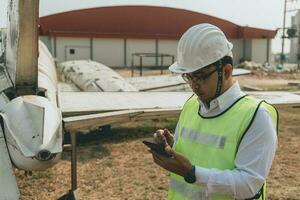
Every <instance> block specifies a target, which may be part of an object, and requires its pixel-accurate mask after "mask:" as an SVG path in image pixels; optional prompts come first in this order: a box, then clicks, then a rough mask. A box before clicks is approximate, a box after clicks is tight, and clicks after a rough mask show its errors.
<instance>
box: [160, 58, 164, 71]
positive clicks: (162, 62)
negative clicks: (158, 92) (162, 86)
mask: <svg viewBox="0 0 300 200" xmlns="http://www.w3.org/2000/svg"><path fill="white" fill-rule="evenodd" d="M163 65H164V56H163V55H161V58H160V74H163Z"/></svg>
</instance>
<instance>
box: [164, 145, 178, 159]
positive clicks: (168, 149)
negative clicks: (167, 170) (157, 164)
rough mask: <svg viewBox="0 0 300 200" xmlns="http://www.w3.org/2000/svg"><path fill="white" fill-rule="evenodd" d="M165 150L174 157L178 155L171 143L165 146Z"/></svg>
mask: <svg viewBox="0 0 300 200" xmlns="http://www.w3.org/2000/svg"><path fill="white" fill-rule="evenodd" d="M165 151H166V152H167V154H169V155H170V156H172V157H175V156H176V153H175V151H174V150H173V149H172V148H171V146H170V145H167V146H166V147H165Z"/></svg>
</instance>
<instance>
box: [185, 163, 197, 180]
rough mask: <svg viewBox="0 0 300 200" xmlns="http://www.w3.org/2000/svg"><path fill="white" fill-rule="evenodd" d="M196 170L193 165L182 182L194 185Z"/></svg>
mask: <svg viewBox="0 0 300 200" xmlns="http://www.w3.org/2000/svg"><path fill="white" fill-rule="evenodd" d="M195 171H196V168H195V166H194V165H193V167H192V169H191V170H190V171H189V172H188V173H186V175H185V176H184V180H185V182H187V183H195V182H196V174H195Z"/></svg>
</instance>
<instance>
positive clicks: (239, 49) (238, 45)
mask: <svg viewBox="0 0 300 200" xmlns="http://www.w3.org/2000/svg"><path fill="white" fill-rule="evenodd" d="M229 42H231V43H232V44H233V48H232V54H233V64H234V65H236V64H238V63H239V62H240V59H241V58H243V56H244V52H243V51H244V48H243V45H244V44H243V39H230V40H229Z"/></svg>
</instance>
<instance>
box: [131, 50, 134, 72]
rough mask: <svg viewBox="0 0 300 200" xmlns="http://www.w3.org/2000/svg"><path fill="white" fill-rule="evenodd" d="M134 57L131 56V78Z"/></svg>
mask: <svg viewBox="0 0 300 200" xmlns="http://www.w3.org/2000/svg"><path fill="white" fill-rule="evenodd" d="M133 67H134V55H133V54H131V77H133Z"/></svg>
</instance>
